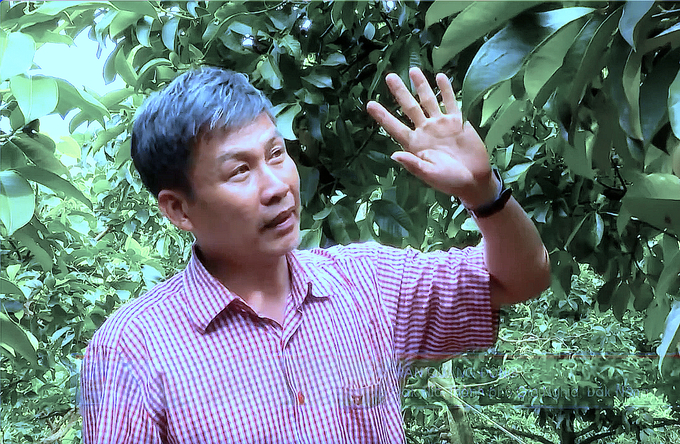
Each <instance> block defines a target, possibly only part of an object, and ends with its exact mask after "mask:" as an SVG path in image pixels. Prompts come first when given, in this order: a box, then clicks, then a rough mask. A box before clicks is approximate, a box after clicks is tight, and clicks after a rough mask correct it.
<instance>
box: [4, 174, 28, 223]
mask: <svg viewBox="0 0 680 444" xmlns="http://www.w3.org/2000/svg"><path fill="white" fill-rule="evenodd" d="M34 211H35V194H34V193H33V188H31V185H30V184H29V183H28V181H27V180H26V179H24V178H23V177H21V176H20V175H19V174H18V173H16V172H14V171H11V170H9V171H0V221H2V223H3V225H4V226H5V228H7V234H8V235H9V236H11V235H12V234H13V233H14V232H15V231H16V230H18V229H19V228H21V227H23V226H24V225H26V224H27V223H28V222H29V221H30V220H31V219H32V218H33V212H34Z"/></svg>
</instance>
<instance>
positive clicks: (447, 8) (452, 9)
mask: <svg viewBox="0 0 680 444" xmlns="http://www.w3.org/2000/svg"><path fill="white" fill-rule="evenodd" d="M471 3H472V2H470V1H455V2H451V1H444V0H436V1H435V2H434V3H432V5H430V7H429V8H427V12H426V13H425V27H426V28H429V27H430V26H432V25H434V24H435V23H438V22H439V21H440V20H443V19H445V18H447V17H451V16H452V15H456V14H458V13H459V12H460V11H462V10H463V9H465V8H467V7H468V5H470V4H471Z"/></svg>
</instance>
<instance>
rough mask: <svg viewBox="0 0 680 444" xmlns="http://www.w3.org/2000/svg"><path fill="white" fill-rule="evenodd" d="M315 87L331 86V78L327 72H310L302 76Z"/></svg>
mask: <svg viewBox="0 0 680 444" xmlns="http://www.w3.org/2000/svg"><path fill="white" fill-rule="evenodd" d="M302 80H305V81H306V82H308V83H310V84H312V85H314V86H316V87H317V88H333V79H332V78H331V76H329V75H328V74H324V73H312V74H310V75H308V76H305V77H303V78H302Z"/></svg>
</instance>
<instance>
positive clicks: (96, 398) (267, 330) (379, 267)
mask: <svg viewBox="0 0 680 444" xmlns="http://www.w3.org/2000/svg"><path fill="white" fill-rule="evenodd" d="M287 258H288V263H289V268H290V271H291V279H292V290H291V294H290V296H289V299H288V302H287V305H286V310H285V318H284V322H283V325H282V326H279V325H278V324H277V323H276V322H274V321H272V320H270V319H268V318H265V317H261V316H259V315H258V314H257V313H255V312H254V311H253V310H252V309H251V308H250V307H249V306H248V305H247V304H246V303H245V302H243V300H242V299H241V298H239V297H238V296H237V295H235V294H233V293H231V292H230V291H229V290H227V289H226V288H225V287H224V286H222V285H221V284H220V283H219V282H218V281H217V280H216V279H215V278H214V277H212V276H211V275H210V274H209V273H208V272H207V271H206V269H205V268H204V267H203V265H202V264H201V263H200V261H199V260H198V259H197V258H196V256H195V255H194V256H193V257H192V259H191V261H190V262H189V264H188V266H187V267H186V269H185V270H184V271H182V272H181V273H178V274H177V275H175V276H174V277H172V278H171V279H169V280H168V281H166V282H164V283H162V284H160V285H158V286H156V287H155V288H154V289H152V290H151V291H150V292H149V293H147V294H146V295H144V296H142V297H140V298H139V299H137V300H135V301H133V302H131V303H129V304H127V305H126V306H124V307H123V308H121V309H120V310H118V311H117V312H116V313H115V314H114V315H113V316H112V317H111V318H110V319H109V320H107V322H106V323H105V324H104V325H103V326H102V327H101V328H100V329H99V330H98V331H97V333H96V334H95V336H94V338H93V339H92V342H91V343H90V344H89V346H88V347H87V351H86V354H85V360H84V363H83V368H82V380H81V387H82V394H81V395H82V396H81V403H80V409H81V412H82V415H83V438H84V441H85V443H115V444H126V443H130V444H133V443H134V444H142V443H186V444H188V443H245V442H248V443H310V444H312V443H398V442H404V432H403V424H402V416H401V406H400V389H401V378H400V375H402V374H403V369H404V367H403V365H404V364H405V363H408V362H410V361H412V360H414V359H438V360H439V359H445V358H448V357H450V356H451V355H453V354H455V353H458V352H461V351H464V350H468V349H473V348H477V349H478V348H485V347H489V346H491V345H492V344H493V342H494V340H495V337H496V332H497V326H498V313H497V311H495V310H493V309H492V307H491V305H490V302H489V274H488V272H487V271H486V269H485V266H484V260H483V253H482V249H481V248H467V249H465V250H451V251H449V252H435V253H428V254H423V253H420V252H417V251H414V250H412V249H405V250H402V249H395V248H390V247H385V246H381V245H378V244H376V243H365V244H353V245H350V246H346V247H340V246H338V247H333V248H329V249H325V250H322V249H315V250H310V251H295V252H293V253H290V254H289V255H288V256H287Z"/></svg>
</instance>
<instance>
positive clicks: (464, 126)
mask: <svg viewBox="0 0 680 444" xmlns="http://www.w3.org/2000/svg"><path fill="white" fill-rule="evenodd" d="M409 76H410V78H411V80H412V81H413V84H414V85H415V87H416V92H417V94H418V98H419V99H420V103H418V101H417V100H416V98H415V97H413V95H412V94H411V93H410V92H409V91H408V89H407V88H406V85H404V82H402V80H401V79H400V78H399V76H397V75H396V74H388V75H387V77H386V79H385V80H386V82H387V85H388V87H389V88H390V91H391V92H392V94H393V95H394V97H395V99H396V100H397V102H398V103H399V105H401V108H402V110H403V112H404V114H406V116H407V117H408V118H409V119H410V120H411V121H412V122H413V125H414V129H411V128H409V127H408V126H406V125H405V124H404V123H402V122H401V121H400V120H399V119H397V118H396V117H395V116H393V115H392V114H390V113H389V112H388V111H387V110H386V109H385V108H384V107H383V106H382V105H380V104H379V103H377V102H370V103H369V104H368V107H367V110H368V112H369V114H371V116H373V118H374V119H375V120H376V121H377V122H378V123H379V124H380V125H381V126H382V127H383V128H385V130H386V131H387V132H388V133H389V134H390V135H391V136H392V137H394V139H395V140H396V141H397V142H399V143H400V144H401V146H402V147H403V148H404V151H399V152H396V153H394V154H393V155H392V158H393V159H394V160H395V161H397V162H399V163H400V164H401V165H403V166H404V168H406V169H407V170H408V171H410V172H411V173H413V174H414V175H415V176H417V177H419V178H420V179H421V180H423V181H424V182H425V183H427V184H428V185H430V186H432V187H433V188H435V189H437V190H440V191H442V192H444V193H447V194H450V195H453V196H457V197H458V198H460V199H461V200H462V201H463V202H464V203H465V204H466V206H471V207H475V206H477V205H479V204H482V203H485V202H488V201H489V200H492V198H493V195H494V193H495V190H496V187H495V185H494V179H493V178H492V174H491V167H490V165H489V156H488V154H487V151H486V147H485V146H484V143H483V142H482V140H481V139H480V137H479V135H478V134H477V132H476V131H475V129H474V128H473V127H472V125H471V124H470V123H468V122H463V119H462V114H461V112H460V109H459V108H458V104H457V103H456V97H455V95H454V92H453V88H452V87H451V83H450V82H449V80H448V79H447V77H446V76H445V75H444V74H438V75H437V85H438V86H439V90H440V91H441V95H442V102H443V105H444V108H445V110H444V111H442V109H441V107H440V105H439V101H438V100H437V97H436V96H435V94H434V92H433V91H432V88H430V85H429V84H428V82H427V79H426V78H425V75H424V74H423V73H422V72H421V71H420V69H418V68H412V69H411V70H410V71H409Z"/></svg>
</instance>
